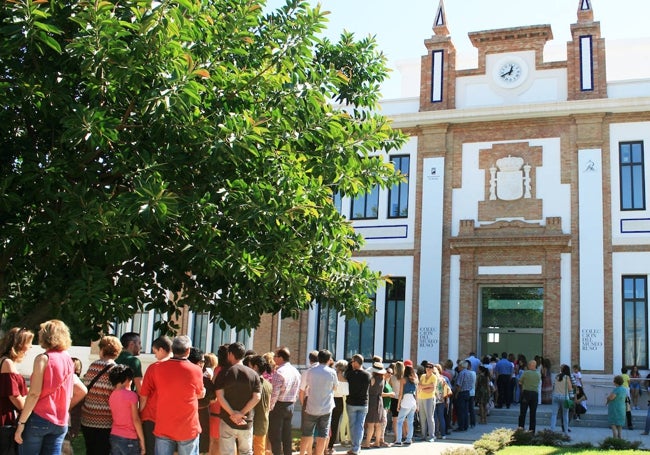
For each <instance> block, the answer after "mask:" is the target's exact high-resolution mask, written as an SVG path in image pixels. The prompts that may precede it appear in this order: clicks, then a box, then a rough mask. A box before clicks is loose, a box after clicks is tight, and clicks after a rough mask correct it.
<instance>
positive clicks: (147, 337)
mask: <svg viewBox="0 0 650 455" xmlns="http://www.w3.org/2000/svg"><path fill="white" fill-rule="evenodd" d="M152 314H153V317H154V322H156V321H158V320H160V314H159V313H157V312H155V311H154V312H151V311H138V312H137V313H135V314H134V315H133V317H132V318H131V319H129V320H128V321H126V322H121V323H119V324H118V323H116V324H115V331H114V335H115V336H116V337H118V338H119V337H121V336H122V335H124V334H125V333H127V332H135V333H139V334H140V343H141V344H142V352H151V343H152V341H153V340H154V339H155V338H157V337H158V336H160V335H159V334H160V331H159V330H155V331H154V333H153V334H152V333H151V332H150V330H149V318H150V317H151V315H152ZM152 335H153V337H152Z"/></svg>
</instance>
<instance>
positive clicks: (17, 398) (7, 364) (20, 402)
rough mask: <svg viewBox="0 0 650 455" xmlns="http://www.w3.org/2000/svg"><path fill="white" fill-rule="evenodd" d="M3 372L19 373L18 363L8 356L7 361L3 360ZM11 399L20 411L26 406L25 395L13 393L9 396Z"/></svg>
mask: <svg viewBox="0 0 650 455" xmlns="http://www.w3.org/2000/svg"><path fill="white" fill-rule="evenodd" d="M2 372H3V373H16V374H18V369H17V368H16V364H15V363H14V362H13V361H12V360H11V359H10V358H6V359H5V361H4V362H2ZM9 401H11V403H12V404H13V405H14V406H15V407H16V409H18V410H19V411H20V410H22V409H23V406H25V397H24V396H22V395H11V396H9Z"/></svg>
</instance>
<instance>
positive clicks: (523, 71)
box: [493, 56, 528, 88]
mask: <svg viewBox="0 0 650 455" xmlns="http://www.w3.org/2000/svg"><path fill="white" fill-rule="evenodd" d="M527 75H528V67H527V66H526V62H524V60H523V59H521V58H519V57H515V56H511V57H507V58H504V59H501V60H499V62H497V64H496V65H495V66H494V73H493V78H494V81H495V82H496V83H497V85H499V86H500V87H503V88H515V87H519V86H520V85H521V84H522V83H523V82H524V80H525V79H526V76H527Z"/></svg>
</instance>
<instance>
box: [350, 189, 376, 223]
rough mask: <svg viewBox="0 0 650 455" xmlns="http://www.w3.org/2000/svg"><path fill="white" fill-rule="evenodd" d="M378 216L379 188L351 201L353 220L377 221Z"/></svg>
mask: <svg viewBox="0 0 650 455" xmlns="http://www.w3.org/2000/svg"><path fill="white" fill-rule="evenodd" d="M378 216H379V187H378V186H375V187H374V188H373V189H372V190H371V191H370V192H369V193H365V194H362V195H360V196H357V197H356V198H354V199H353V200H352V217H351V219H353V220H367V219H377V218H378Z"/></svg>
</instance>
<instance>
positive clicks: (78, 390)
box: [70, 374, 88, 409]
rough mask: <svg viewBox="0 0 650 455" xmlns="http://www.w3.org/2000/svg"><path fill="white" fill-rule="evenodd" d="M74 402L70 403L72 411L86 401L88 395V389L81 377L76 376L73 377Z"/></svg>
mask: <svg viewBox="0 0 650 455" xmlns="http://www.w3.org/2000/svg"><path fill="white" fill-rule="evenodd" d="M72 381H73V384H72V400H71V401H70V409H72V408H74V407H75V406H76V405H77V404H79V402H80V401H81V400H83V399H84V397H85V396H86V394H87V393H88V388H87V387H86V386H85V385H84V383H83V382H81V379H79V376H77V375H76V374H73V375H72Z"/></svg>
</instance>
